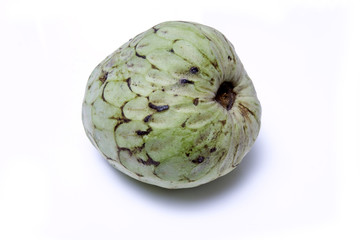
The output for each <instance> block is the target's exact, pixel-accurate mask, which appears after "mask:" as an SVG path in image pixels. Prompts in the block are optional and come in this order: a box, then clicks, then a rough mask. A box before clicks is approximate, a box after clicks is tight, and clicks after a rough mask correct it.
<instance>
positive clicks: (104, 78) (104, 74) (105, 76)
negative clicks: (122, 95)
mask: <svg viewBox="0 0 360 240" xmlns="http://www.w3.org/2000/svg"><path fill="white" fill-rule="evenodd" d="M108 75H109V73H108V72H104V71H102V72H101V75H100V77H99V81H100V82H102V83H104V82H105V81H106V79H107V78H108Z"/></svg>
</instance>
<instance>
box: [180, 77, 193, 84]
mask: <svg viewBox="0 0 360 240" xmlns="http://www.w3.org/2000/svg"><path fill="white" fill-rule="evenodd" d="M179 82H180V84H194V82H193V81H191V80H188V79H185V78H183V79H180V81H179Z"/></svg>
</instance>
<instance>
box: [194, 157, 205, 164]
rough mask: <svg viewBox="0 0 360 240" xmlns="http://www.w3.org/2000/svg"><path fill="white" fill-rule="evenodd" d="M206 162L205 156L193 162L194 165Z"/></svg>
mask: <svg viewBox="0 0 360 240" xmlns="http://www.w3.org/2000/svg"><path fill="white" fill-rule="evenodd" d="M204 160H205V158H204V157H203V156H199V157H198V158H197V159H194V160H192V162H193V163H202V162H203V161H204Z"/></svg>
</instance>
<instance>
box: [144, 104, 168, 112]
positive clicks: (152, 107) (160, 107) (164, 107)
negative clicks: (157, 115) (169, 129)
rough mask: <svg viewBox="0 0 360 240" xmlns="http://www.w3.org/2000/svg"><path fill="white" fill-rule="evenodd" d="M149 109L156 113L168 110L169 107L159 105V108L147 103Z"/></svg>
mask: <svg viewBox="0 0 360 240" xmlns="http://www.w3.org/2000/svg"><path fill="white" fill-rule="evenodd" d="M149 108H151V109H155V110H156V111H157V112H163V111H166V110H168V109H169V105H161V106H157V105H155V104H153V103H149Z"/></svg>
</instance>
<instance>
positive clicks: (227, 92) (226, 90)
mask: <svg viewBox="0 0 360 240" xmlns="http://www.w3.org/2000/svg"><path fill="white" fill-rule="evenodd" d="M233 89H234V86H233V84H232V83H231V82H223V83H222V84H221V85H220V87H219V89H218V91H217V93H216V96H215V100H216V101H217V102H218V103H220V105H221V106H223V107H224V108H225V109H226V110H230V109H231V108H232V106H233V104H234V102H235V97H236V93H235V92H234V91H233Z"/></svg>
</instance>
